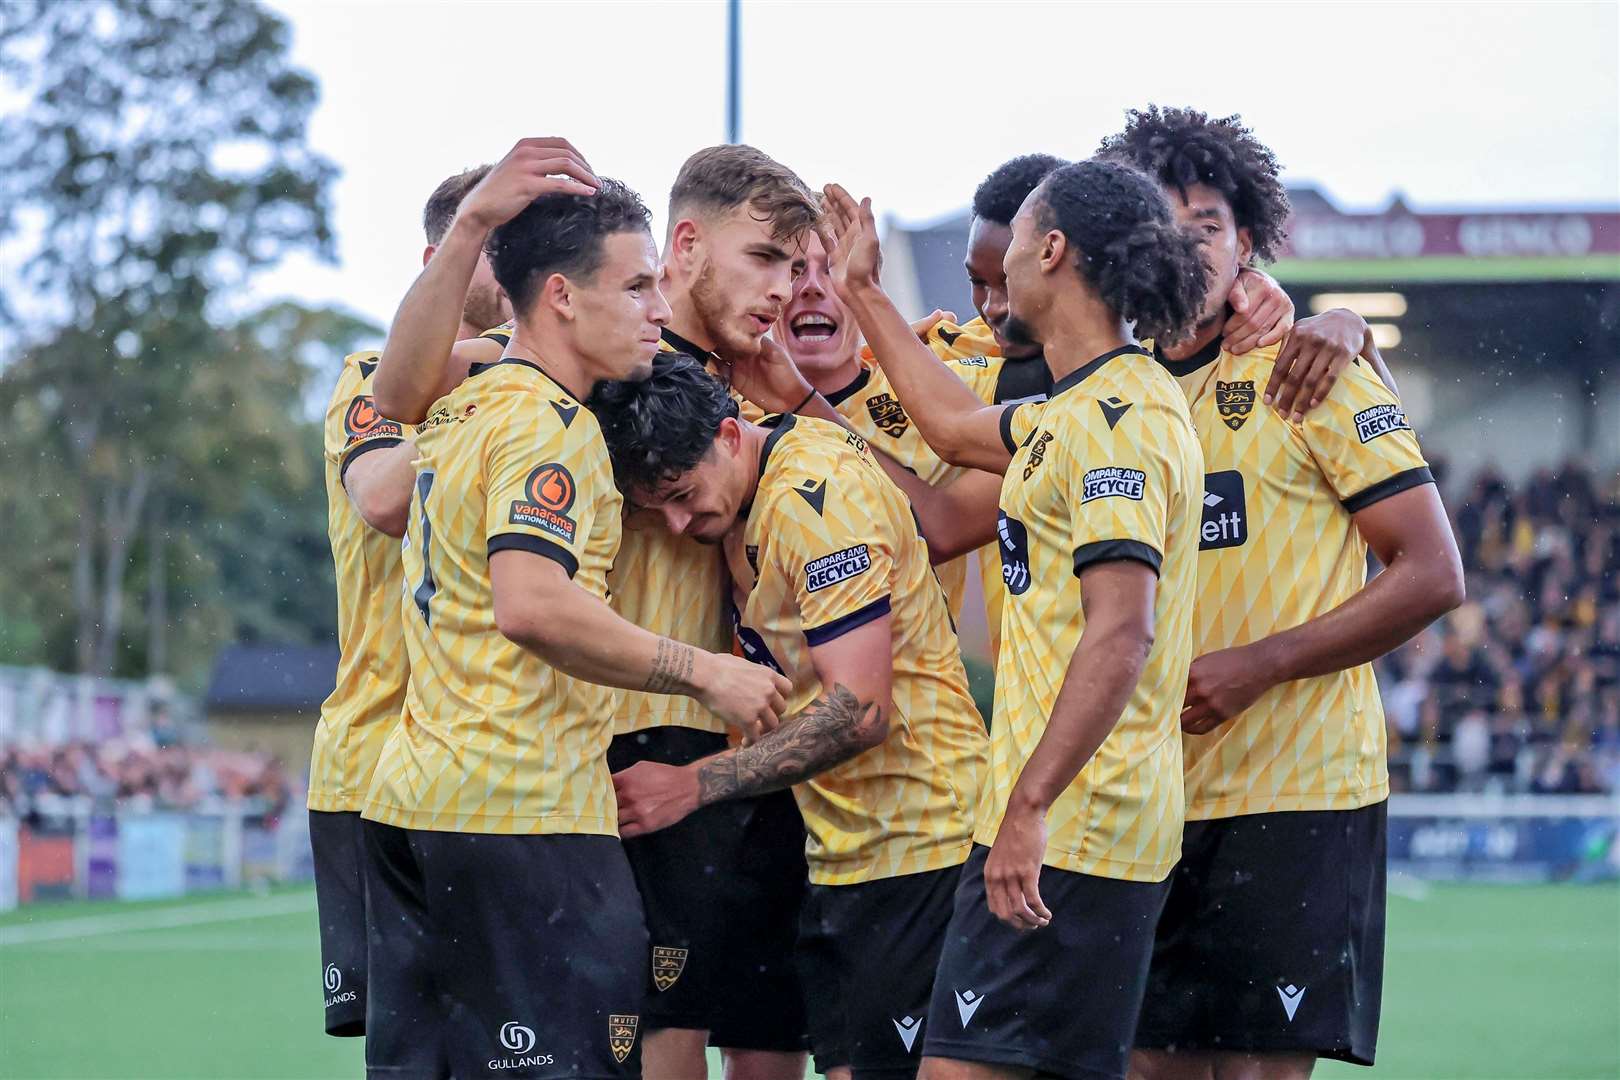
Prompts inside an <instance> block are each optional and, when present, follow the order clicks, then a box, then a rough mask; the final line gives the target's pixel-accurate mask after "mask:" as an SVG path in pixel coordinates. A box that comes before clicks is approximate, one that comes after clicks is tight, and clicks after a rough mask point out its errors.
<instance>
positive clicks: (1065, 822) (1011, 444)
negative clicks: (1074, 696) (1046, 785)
mask: <svg viewBox="0 0 1620 1080" xmlns="http://www.w3.org/2000/svg"><path fill="white" fill-rule="evenodd" d="M1002 431H1003V434H1004V436H1005V438H1006V442H1007V446H1008V449H1009V450H1012V451H1013V459H1012V464H1011V465H1010V466H1008V469H1007V475H1006V480H1005V482H1004V484H1003V485H1002V489H1001V517H1000V521H999V523H998V528H997V532H998V542H999V544H1000V547H1001V557H1002V579H1003V589H1004V591H1005V593H1006V598H1005V607H1004V609H1003V616H1002V627H1001V633H1002V644H1003V647H1002V650H1001V656H1000V660H999V663H998V665H997V668H996V712H995V720H994V722H993V724H992V725H991V748H990V778H991V782H990V784H989V785H988V787H987V789H986V797H985V800H984V802H983V804H982V808H981V811H980V814H979V824H978V834H977V837H976V839H977V840H978V841H979V842H980V843H982V844H992V843H994V842H995V838H996V832H997V830H998V829H999V828H1000V826H1001V819H1002V816H1003V814H1004V813H1005V812H1006V806H1007V799H1008V797H1009V796H1010V794H1011V792H1012V788H1013V785H1014V784H1015V783H1016V781H1017V779H1018V775H1019V773H1020V772H1022V770H1023V767H1024V764H1025V762H1027V761H1028V760H1029V756H1030V754H1031V753H1033V752H1034V749H1035V746H1036V744H1037V743H1038V742H1039V741H1040V738H1041V735H1042V734H1043V733H1044V732H1045V730H1046V724H1047V721H1048V719H1049V718H1050V717H1051V715H1052V708H1053V704H1054V703H1055V702H1056V700H1057V695H1058V691H1059V690H1060V689H1061V688H1062V686H1063V683H1064V680H1065V678H1066V677H1067V675H1068V671H1069V664H1070V661H1071V660H1072V658H1073V656H1074V652H1075V649H1076V647H1077V646H1078V644H1079V642H1080V636H1081V634H1082V632H1083V631H1084V629H1085V614H1084V612H1083V611H1082V609H1081V586H1080V572H1081V571H1082V570H1083V569H1084V568H1085V567H1087V566H1090V565H1093V564H1094V563H1097V562H1101V561H1109V560H1114V559H1135V560H1138V561H1140V562H1144V563H1147V564H1148V565H1149V566H1152V567H1153V568H1154V569H1155V570H1156V571H1157V572H1158V575H1159V582H1158V588H1157V590H1156V592H1155V598H1154V612H1153V616H1154V639H1153V647H1152V650H1151V651H1150V652H1149V654H1148V659H1147V664H1146V666H1145V667H1144V668H1143V671H1142V676H1141V678H1140V679H1139V680H1138V682H1137V685H1136V688H1135V689H1134V690H1133V691H1132V693H1131V698H1130V701H1129V703H1128V704H1127V705H1126V707H1125V711H1124V712H1123V714H1122V715H1121V716H1120V718H1119V722H1118V723H1117V724H1116V725H1115V726H1114V729H1113V731H1112V732H1111V733H1110V734H1109V735H1108V737H1107V738H1106V739H1105V740H1104V741H1103V744H1102V746H1101V747H1099V748H1098V750H1097V752H1096V754H1094V755H1093V756H1092V758H1091V760H1090V761H1088V762H1087V763H1086V765H1085V767H1084V768H1082V769H1081V770H1080V773H1079V775H1078V776H1076V777H1075V779H1074V782H1073V783H1072V784H1070V786H1069V788H1068V789H1067V790H1066V791H1065V792H1064V793H1063V794H1062V795H1061V796H1060V797H1059V798H1058V800H1057V801H1056V802H1055V803H1054V804H1053V806H1052V808H1051V810H1050V811H1049V813H1048V814H1047V848H1046V857H1045V860H1044V861H1045V863H1046V865H1048V866H1052V867H1056V868H1058V869H1062V870H1068V871H1073V872H1076V873H1082V874H1091V875H1095V876H1099V877H1109V878H1121V879H1125V880H1129V881H1162V880H1163V879H1164V878H1165V876H1166V875H1168V874H1169V873H1170V869H1171V867H1173V866H1174V865H1175V863H1176V860H1177V859H1178V858H1179V857H1180V853H1181V827H1182V761H1181V741H1180V738H1179V734H1180V716H1181V705H1182V699H1183V696H1184V694H1185V691H1186V686H1187V668H1188V665H1189V664H1190V663H1191V660H1192V626H1193V590H1194V586H1195V579H1196V574H1197V565H1196V561H1197V551H1198V524H1199V507H1200V499H1201V498H1202V495H1203V490H1202V483H1201V481H1202V477H1203V472H1204V469H1203V457H1202V455H1201V454H1200V452H1199V448H1198V440H1197V437H1196V436H1195V434H1194V432H1193V427H1192V421H1191V419H1190V418H1189V416H1188V413H1187V402H1186V398H1185V397H1184V396H1183V395H1182V394H1181V392H1180V390H1179V388H1178V387H1177V386H1176V383H1175V380H1174V379H1173V378H1172V377H1171V376H1170V375H1169V374H1168V373H1166V372H1165V371H1164V369H1163V368H1161V367H1160V366H1159V365H1158V364H1157V363H1156V362H1155V361H1154V360H1153V358H1152V356H1151V355H1150V354H1148V353H1146V352H1145V351H1144V350H1142V349H1141V348H1140V347H1137V346H1130V347H1127V348H1125V349H1120V350H1116V351H1114V352H1112V353H1106V354H1104V355H1103V356H1100V357H1098V358H1097V359H1095V360H1092V361H1090V362H1089V363H1087V364H1085V365H1084V366H1083V367H1080V368H1078V369H1077V370H1075V371H1074V372H1073V373H1071V374H1070V375H1068V376H1066V377H1065V378H1063V379H1061V380H1059V381H1058V382H1057V383H1056V385H1055V386H1054V387H1053V392H1052V396H1051V399H1050V400H1049V401H1047V402H1045V403H1044V404H1036V405H1025V406H1009V407H1008V408H1007V410H1006V412H1005V413H1003V415H1002Z"/></svg>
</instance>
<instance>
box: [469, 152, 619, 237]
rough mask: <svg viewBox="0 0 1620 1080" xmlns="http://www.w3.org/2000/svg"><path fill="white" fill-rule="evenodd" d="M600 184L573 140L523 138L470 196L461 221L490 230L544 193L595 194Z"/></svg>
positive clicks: (509, 218)
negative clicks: (571, 141) (575, 147)
mask: <svg viewBox="0 0 1620 1080" xmlns="http://www.w3.org/2000/svg"><path fill="white" fill-rule="evenodd" d="M600 186H601V183H600V181H598V180H597V178H596V173H594V172H593V171H592V170H591V166H590V164H589V163H588V162H587V161H586V160H585V158H584V156H583V155H581V154H580V152H579V151H578V150H576V149H574V146H573V144H572V143H570V142H569V141H568V140H567V139H562V138H542V139H519V140H518V143H517V145H516V146H514V147H512V149H511V150H510V151H509V152H508V153H507V155H506V156H505V157H503V158H502V159H501V160H500V161H499V162H498V163H496V165H495V167H494V168H493V169H491V170H490V171H489V175H488V176H486V177H484V178H483V179H482V180H480V181H479V182H478V186H477V187H475V188H473V189H472V190H471V191H469V192H468V193H467V197H466V198H465V199H463V200H462V203H461V207H460V209H459V210H458V211H457V217H458V218H461V219H463V220H466V221H468V222H470V223H472V224H473V225H475V226H477V227H478V228H479V229H481V230H483V231H485V232H488V231H489V230H490V229H493V228H495V227H496V226H497V225H502V224H505V223H506V222H508V221H511V220H512V219H513V218H514V217H516V216H517V215H518V214H519V213H520V212H521V211H522V210H523V208H524V207H526V206H528V205H529V204H530V203H531V202H533V201H534V200H535V199H537V198H539V197H540V196H542V195H556V194H564V195H594V194H596V191H597V188H599V187H600Z"/></svg>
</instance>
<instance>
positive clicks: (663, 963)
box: [619, 558, 753, 1061]
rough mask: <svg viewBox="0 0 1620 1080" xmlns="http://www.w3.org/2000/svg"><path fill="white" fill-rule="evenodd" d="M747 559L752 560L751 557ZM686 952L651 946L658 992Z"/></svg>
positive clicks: (680, 967) (671, 980) (681, 966)
mask: <svg viewBox="0 0 1620 1080" xmlns="http://www.w3.org/2000/svg"><path fill="white" fill-rule="evenodd" d="M749 561H750V562H752V561H753V560H752V558H750V560H749ZM686 953H687V950H685V949H672V948H670V947H669V946H668V945H654V946H653V951H652V977H653V985H654V986H656V987H658V989H659V991H660V992H662V991H665V990H668V989H669V988H670V987H672V986H674V985H675V982H676V980H678V979H679V978H680V977H681V972H683V971H685V970H686ZM619 1060H621V1061H623V1060H624V1059H623V1058H620V1059H619Z"/></svg>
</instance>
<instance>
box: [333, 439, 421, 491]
mask: <svg viewBox="0 0 1620 1080" xmlns="http://www.w3.org/2000/svg"><path fill="white" fill-rule="evenodd" d="M404 441H405V440H404V439H372V440H371V441H370V442H363V443H361V444H360V445H359V446H356V447H355V448H354V449H352V450H345V451H344V452H343V462H342V464H340V465H339V466H338V483H340V484H341V483H342V482H343V478H344V477H345V476H348V475H349V466H350V465H353V464H354V460H355V458H358V457H359V456H360V455H362V454H369V453H371V452H372V451H373V450H386V449H388V448H389V447H390V446H398V445H399V444H400V443H402V442H404Z"/></svg>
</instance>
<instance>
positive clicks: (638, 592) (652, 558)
mask: <svg viewBox="0 0 1620 1080" xmlns="http://www.w3.org/2000/svg"><path fill="white" fill-rule="evenodd" d="M511 329H512V324H511V323H507V324H505V325H503V326H498V327H496V328H495V329H493V330H489V331H486V332H485V334H484V336H485V337H487V338H491V339H493V340H495V341H496V342H498V343H499V344H500V345H501V346H502V347H503V348H504V347H505V346H506V344H507V343H508V342H509V341H510V340H511ZM659 347H660V348H661V349H662V350H663V351H665V352H684V353H687V354H689V355H691V356H692V357H693V358H695V359H697V360H698V361H700V362H702V363H703V364H705V365H708V366H709V367H711V368H712V367H713V365H714V357H713V355H712V354H710V353H709V352H707V351H706V350H704V349H701V348H699V347H698V346H696V345H694V344H693V343H692V342H690V341H687V340H686V339H685V338H683V337H681V336H679V335H678V334H676V333H675V332H674V331H673V330H668V329H666V330H665V331H664V338H663V341H662V342H661V343H660V346H659ZM748 408H750V409H751V408H752V406H748ZM752 415H753V416H754V417H758V416H759V415H761V414H760V413H759V411H758V410H754V411H753V413H752ZM730 587H731V583H730V581H729V580H728V579H727V578H726V570H725V559H724V557H723V556H722V555H721V554H720V552H719V551H718V550H717V549H716V548H714V547H712V546H707V545H704V544H700V543H698V542H697V541H696V540H691V539H688V538H686V537H682V536H676V535H674V534H673V533H671V532H670V531H669V530H668V529H666V528H664V527H663V525H662V524H661V523H660V522H658V521H656V520H646V519H644V518H643V517H642V516H638V515H635V514H630V515H627V516H626V517H625V518H624V521H623V528H622V533H621V537H620V541H619V556H618V558H617V559H616V560H615V561H614V563H613V568H612V570H611V571H609V573H608V589H609V592H610V594H611V600H610V602H611V603H612V605H613V610H614V611H616V612H618V614H619V615H620V616H621V617H622V618H623V619H624V620H625V621H626V622H632V623H635V624H636V625H637V626H639V627H641V628H642V629H644V630H648V631H650V632H652V633H654V634H659V635H662V636H664V637H668V638H672V639H674V640H676V641H683V642H686V643H687V644H688V645H696V646H697V647H698V648H700V649H705V650H707V651H709V652H719V653H724V652H729V651H730V649H731V623H730V619H729V617H728V615H727V611H728V610H729V604H728V595H729V590H730ZM653 727H684V728H696V729H698V730H700V731H714V732H721V733H724V732H725V730H726V725H725V721H723V720H721V719H720V718H719V717H718V716H715V715H714V714H713V713H711V712H709V711H708V710H707V709H705V708H704V707H703V706H701V705H699V704H698V703H697V701H695V700H694V699H692V698H690V697H685V696H681V695H675V694H647V693H642V692H641V691H635V690H626V691H622V692H621V693H620V694H619V705H618V711H617V712H616V713H615V714H614V718H613V733H614V734H615V735H621V734H624V733H626V732H632V731H642V730H645V729H646V728H653Z"/></svg>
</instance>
